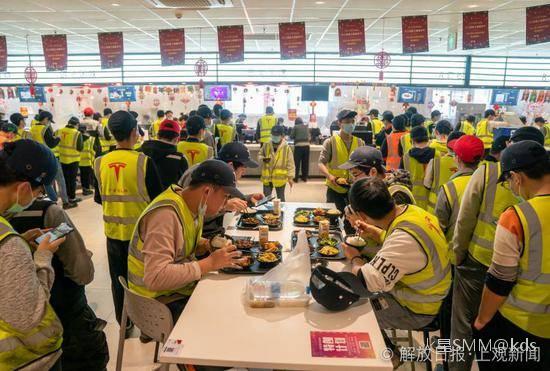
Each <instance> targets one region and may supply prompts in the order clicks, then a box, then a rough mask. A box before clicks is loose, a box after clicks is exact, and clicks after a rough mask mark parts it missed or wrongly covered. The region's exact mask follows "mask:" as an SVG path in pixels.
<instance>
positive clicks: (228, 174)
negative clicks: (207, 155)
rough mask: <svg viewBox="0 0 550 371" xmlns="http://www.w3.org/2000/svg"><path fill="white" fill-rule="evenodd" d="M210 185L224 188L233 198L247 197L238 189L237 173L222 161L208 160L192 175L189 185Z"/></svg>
mask: <svg viewBox="0 0 550 371" xmlns="http://www.w3.org/2000/svg"><path fill="white" fill-rule="evenodd" d="M201 183H208V184H213V185H217V186H220V187H223V189H224V190H225V191H226V192H227V193H229V194H230V195H231V196H232V197H236V198H240V199H243V200H244V199H245V198H246V197H245V196H244V195H243V194H242V193H241V191H239V190H238V189H237V181H236V179H235V171H234V170H233V168H232V167H231V166H229V165H228V164H226V163H225V162H223V161H220V160H206V161H203V162H201V163H200V165H199V166H197V168H196V169H195V170H193V172H192V173H191V182H190V183H189V185H195V184H201Z"/></svg>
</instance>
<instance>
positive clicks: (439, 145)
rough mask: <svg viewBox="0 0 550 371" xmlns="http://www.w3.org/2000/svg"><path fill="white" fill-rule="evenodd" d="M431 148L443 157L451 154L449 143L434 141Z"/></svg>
mask: <svg viewBox="0 0 550 371" xmlns="http://www.w3.org/2000/svg"><path fill="white" fill-rule="evenodd" d="M430 148H433V149H435V152H436V153H439V154H440V155H441V156H443V155H446V154H447V153H449V148H447V143H446V142H441V141H439V140H432V141H431V142H430Z"/></svg>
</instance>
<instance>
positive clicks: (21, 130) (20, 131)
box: [10, 113, 32, 141]
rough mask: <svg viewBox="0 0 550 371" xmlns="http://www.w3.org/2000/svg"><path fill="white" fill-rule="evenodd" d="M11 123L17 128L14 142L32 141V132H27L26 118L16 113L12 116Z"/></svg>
mask: <svg viewBox="0 0 550 371" xmlns="http://www.w3.org/2000/svg"><path fill="white" fill-rule="evenodd" d="M10 121H11V123H12V124H14V125H15V126H17V134H16V136H15V138H14V139H13V140H14V141H15V140H20V139H32V135H31V132H30V131H27V130H25V116H23V115H22V114H20V113H14V114H12V115H11V116H10Z"/></svg>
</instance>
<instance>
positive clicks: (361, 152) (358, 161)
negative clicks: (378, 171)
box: [338, 146, 383, 170]
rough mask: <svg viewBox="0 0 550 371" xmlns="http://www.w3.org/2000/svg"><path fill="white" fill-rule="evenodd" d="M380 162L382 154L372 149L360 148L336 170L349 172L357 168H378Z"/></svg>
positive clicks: (380, 164) (367, 147)
mask: <svg viewBox="0 0 550 371" xmlns="http://www.w3.org/2000/svg"><path fill="white" fill-rule="evenodd" d="M382 162H383V158H382V152H380V151H379V150H378V149H376V148H374V147H369V146H361V147H359V148H357V149H356V150H355V151H353V152H352V153H351V155H350V156H349V160H348V161H346V162H344V163H343V164H342V165H340V166H338V169H342V170H349V169H353V168H354V167H357V166H364V167H380V166H382ZM382 167H383V166H382Z"/></svg>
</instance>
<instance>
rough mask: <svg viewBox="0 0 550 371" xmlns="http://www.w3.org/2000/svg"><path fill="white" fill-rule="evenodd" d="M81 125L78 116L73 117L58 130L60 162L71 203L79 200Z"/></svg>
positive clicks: (81, 146) (81, 147) (81, 145)
mask: <svg viewBox="0 0 550 371" xmlns="http://www.w3.org/2000/svg"><path fill="white" fill-rule="evenodd" d="M79 125H80V121H79V120H78V118H76V117H71V118H70V119H69V122H68V123H67V125H66V126H65V127H64V128H62V129H59V130H58V132H57V135H58V136H59V138H60V139H61V140H60V142H59V162H61V169H63V177H64V178H65V185H66V187H67V196H69V203H76V202H77V198H76V177H77V175H78V166H79V163H80V152H81V151H82V149H83V148H84V146H83V140H82V134H81V133H80V132H79V131H78V126H79Z"/></svg>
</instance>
